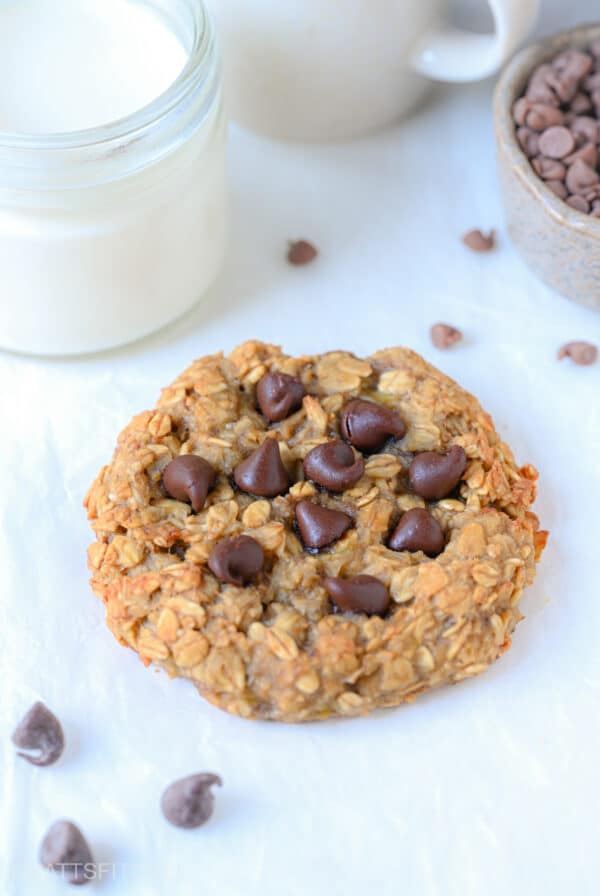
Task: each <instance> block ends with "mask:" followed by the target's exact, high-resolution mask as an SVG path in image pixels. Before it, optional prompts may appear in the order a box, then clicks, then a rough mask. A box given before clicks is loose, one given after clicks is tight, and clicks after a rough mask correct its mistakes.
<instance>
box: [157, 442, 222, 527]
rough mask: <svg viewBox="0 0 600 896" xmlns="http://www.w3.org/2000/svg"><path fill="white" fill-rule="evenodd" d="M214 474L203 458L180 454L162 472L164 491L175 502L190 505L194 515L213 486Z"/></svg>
mask: <svg viewBox="0 0 600 896" xmlns="http://www.w3.org/2000/svg"><path fill="white" fill-rule="evenodd" d="M215 478H216V473H215V471H214V470H213V468H212V467H211V465H210V464H209V463H208V461H207V460H204V458H203V457H198V455H197V454H182V455H180V457H176V458H175V460H172V461H171V463H170V464H167V466H166V467H165V469H164V470H163V475H162V481H163V486H164V488H165V491H166V492H167V494H168V495H170V496H171V497H172V498H175V500H176V501H183V502H185V503H187V504H191V505H192V510H193V511H194V513H200V511H201V510H202V508H203V507H204V504H205V501H206V496H207V495H208V492H209V491H210V489H211V487H212V486H213V484H214V481H215Z"/></svg>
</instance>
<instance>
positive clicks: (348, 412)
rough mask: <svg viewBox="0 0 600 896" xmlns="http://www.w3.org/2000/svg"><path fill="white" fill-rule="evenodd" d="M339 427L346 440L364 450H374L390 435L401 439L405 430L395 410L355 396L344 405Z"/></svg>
mask: <svg viewBox="0 0 600 896" xmlns="http://www.w3.org/2000/svg"><path fill="white" fill-rule="evenodd" d="M340 429H341V431H342V435H343V437H344V438H345V439H346V440H347V441H348V442H350V443H351V444H352V445H354V446H355V448H359V449H361V450H364V451H376V450H377V449H378V448H381V446H382V445H383V444H384V442H385V441H386V440H387V439H389V438H390V437H391V436H393V437H394V438H395V439H401V438H402V436H403V435H404V433H405V432H406V426H405V425H404V422H403V421H402V420H401V419H400V417H399V416H398V414H397V413H396V412H395V411H392V410H390V409H389V408H386V407H385V406H384V405H382V404H377V403H376V402H374V401H365V400H364V399H362V398H355V399H354V400H353V401H351V402H350V403H349V404H347V405H346V406H345V407H344V409H343V410H342V413H341V415H340Z"/></svg>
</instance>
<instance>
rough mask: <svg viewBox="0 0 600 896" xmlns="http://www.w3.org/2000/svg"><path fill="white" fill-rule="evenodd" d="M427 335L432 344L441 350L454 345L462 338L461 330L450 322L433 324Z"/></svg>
mask: <svg viewBox="0 0 600 896" xmlns="http://www.w3.org/2000/svg"><path fill="white" fill-rule="evenodd" d="M429 335H430V336H431V341H432V342H433V344H434V346H435V347H436V348H439V349H441V350H442V351H444V349H447V348H450V347H451V346H452V345H456V343H457V342H460V341H461V339H462V338H463V334H462V333H461V331H460V330H458V329H457V328H456V327H452V326H451V325H450V324H434V325H433V326H432V327H431V329H430V330H429Z"/></svg>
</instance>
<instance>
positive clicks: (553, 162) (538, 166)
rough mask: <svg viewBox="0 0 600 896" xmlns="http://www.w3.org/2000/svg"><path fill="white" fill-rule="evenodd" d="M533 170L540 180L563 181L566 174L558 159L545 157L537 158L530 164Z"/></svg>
mask: <svg viewBox="0 0 600 896" xmlns="http://www.w3.org/2000/svg"><path fill="white" fill-rule="evenodd" d="M531 164H532V165H533V170H534V171H535V173H536V174H538V175H539V176H540V177H541V178H542V180H564V179H565V175H566V173H567V169H566V167H565V166H564V165H563V163H562V162H559V161H558V159H548V158H546V156H538V158H537V159H534V160H533V161H532V163H531Z"/></svg>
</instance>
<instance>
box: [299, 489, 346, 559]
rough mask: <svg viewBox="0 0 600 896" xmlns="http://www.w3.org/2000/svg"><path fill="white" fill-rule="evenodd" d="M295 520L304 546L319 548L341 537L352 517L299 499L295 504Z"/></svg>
mask: <svg viewBox="0 0 600 896" xmlns="http://www.w3.org/2000/svg"><path fill="white" fill-rule="evenodd" d="M296 522H297V524H298V530H299V532H300V536H301V538H302V541H303V543H304V545H305V547H307V548H316V549H320V548H325V547H327V545H330V544H333V542H334V541H337V540H338V539H339V538H341V537H342V535H343V534H344V532H345V531H346V530H347V529H349V528H350V526H351V525H352V517H350V516H348V514H347V513H342V511H341V510H330V509H329V508H328V507H321V505H320V504H315V503H313V502H312V501H300V503H299V504H297V505H296Z"/></svg>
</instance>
